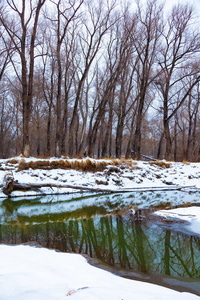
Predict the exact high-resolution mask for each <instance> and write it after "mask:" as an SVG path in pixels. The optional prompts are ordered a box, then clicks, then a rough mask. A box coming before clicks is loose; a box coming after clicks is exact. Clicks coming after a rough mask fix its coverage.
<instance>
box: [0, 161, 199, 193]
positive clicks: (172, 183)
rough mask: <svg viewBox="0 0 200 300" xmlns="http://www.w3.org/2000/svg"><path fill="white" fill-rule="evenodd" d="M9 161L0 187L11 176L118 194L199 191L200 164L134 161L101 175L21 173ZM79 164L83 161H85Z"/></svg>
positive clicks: (70, 171) (1, 172) (50, 190)
mask: <svg viewBox="0 0 200 300" xmlns="http://www.w3.org/2000/svg"><path fill="white" fill-rule="evenodd" d="M15 160H17V161H19V162H20V161H21V160H22V158H21V157H20V156H19V157H16V158H15ZM23 160H24V159H23ZM53 160H56V159H55V158H51V161H53ZM85 160H86V159H85ZM9 161H10V160H0V164H1V167H0V185H2V184H3V181H4V177H5V175H6V174H12V176H13V177H14V180H16V181H18V182H19V183H20V184H34V183H35V184H41V183H43V184H52V185H54V184H56V185H60V186H64V185H70V186H79V187H82V188H83V187H85V188H88V187H89V188H94V189H97V188H98V189H101V190H115V191H124V190H126V189H127V190H128V189H131V190H134V189H138V188H140V189H143V190H145V189H163V188H176V187H177V186H184V187H189V188H190V189H194V188H197V189H199V188H200V180H199V178H200V163H187V164H186V163H175V162H171V163H170V167H168V168H166V167H165V162H164V164H163V166H158V165H156V164H155V163H153V162H144V161H132V163H131V164H129V165H124V164H122V165H119V166H116V167H115V168H112V165H108V166H107V167H106V169H105V170H104V171H102V172H83V171H79V170H74V169H67V170H64V169H51V170H48V169H47V170H42V169H36V170H33V169H31V168H30V169H28V170H22V171H19V170H18V165H17V164H12V163H10V162H9ZM24 161H25V162H29V161H37V159H36V158H28V159H25V160H24ZM69 161H70V160H69ZM79 161H84V159H83V160H79ZM92 161H95V160H92ZM102 161H103V160H102ZM167 164H168V163H167ZM167 164H166V165H167ZM113 169H114V170H113ZM74 191H75V190H74V189H72V188H64V187H62V188H61V187H51V188H49V187H43V188H41V189H40V191H38V190H37V191H27V192H26V193H24V192H21V191H13V192H12V194H11V196H13V197H14V196H15V197H16V196H22V195H23V196H28V195H36V194H40V193H41V194H56V193H57V194H60V193H71V192H74ZM0 197H5V195H4V194H3V192H2V189H1V190H0Z"/></svg>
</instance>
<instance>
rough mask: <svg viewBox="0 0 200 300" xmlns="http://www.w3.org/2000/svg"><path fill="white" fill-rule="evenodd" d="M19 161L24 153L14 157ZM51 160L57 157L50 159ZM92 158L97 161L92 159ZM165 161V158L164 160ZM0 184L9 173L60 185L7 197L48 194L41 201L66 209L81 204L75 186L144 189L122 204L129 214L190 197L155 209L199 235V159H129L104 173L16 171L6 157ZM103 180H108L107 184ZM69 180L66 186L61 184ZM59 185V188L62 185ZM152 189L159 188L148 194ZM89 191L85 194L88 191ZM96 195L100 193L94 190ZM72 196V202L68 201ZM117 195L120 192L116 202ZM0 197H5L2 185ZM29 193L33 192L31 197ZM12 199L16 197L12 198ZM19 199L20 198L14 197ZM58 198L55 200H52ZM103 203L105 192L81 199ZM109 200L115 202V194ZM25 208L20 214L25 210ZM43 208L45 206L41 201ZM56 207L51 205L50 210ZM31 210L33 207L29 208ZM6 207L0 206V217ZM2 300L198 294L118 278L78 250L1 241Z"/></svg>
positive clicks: (142, 299)
mask: <svg viewBox="0 0 200 300" xmlns="http://www.w3.org/2000/svg"><path fill="white" fill-rule="evenodd" d="M14 159H15V160H17V161H18V162H20V161H21V159H22V157H20V156H19V157H15V158H14ZM23 160H25V162H29V161H37V159H36V158H33V157H31V158H28V159H24V158H23ZM50 160H51V161H53V160H57V159H56V158H51V159H50ZM93 161H95V160H93ZM164 163H165V162H164ZM0 164H1V169H0V185H1V186H3V181H4V177H5V175H6V174H12V176H13V178H14V180H15V181H18V182H19V183H21V184H24V183H27V184H40V183H44V184H52V185H55V184H56V185H60V186H59V187H43V188H41V189H40V190H32V191H26V192H22V191H13V192H12V193H11V195H10V196H11V197H22V198H24V197H26V196H32V197H35V196H38V195H44V194H46V195H49V196H47V197H45V198H44V200H43V201H44V203H45V202H47V203H48V202H49V201H52V203H53V202H55V205H56V206H59V210H63V211H70V210H71V209H73V207H75V206H77V205H79V203H78V201H76V198H78V197H81V196H82V195H83V194H82V193H81V192H80V191H79V190H77V189H75V188H73V186H79V187H90V188H94V189H95V188H98V189H99V190H100V191H101V190H102V192H103V191H111V190H114V191H119V192H120V191H122V192H123V191H125V190H126V191H129V189H130V191H132V190H134V189H135V190H136V191H141V190H144V191H145V190H148V192H146V195H145V198H144V197H143V195H142V194H141V193H135V195H133V194H132V195H131V194H130V193H127V197H126V204H131V206H132V208H130V210H129V213H130V214H134V213H135V207H136V208H137V209H138V208H149V207H150V206H156V205H158V204H159V203H165V202H169V203H170V204H171V205H172V206H176V205H184V204H186V203H188V202H191V203H192V205H193V206H191V207H187V208H186V207H185V208H178V209H169V210H161V211H157V212H156V213H155V214H156V215H157V216H160V217H162V218H163V219H165V220H168V219H169V220H175V221H177V220H178V221H179V220H180V221H184V223H183V225H182V226H184V227H185V228H186V229H187V230H188V231H189V232H191V233H194V234H198V235H199V234H200V207H198V206H194V205H195V204H199V203H200V194H199V188H200V180H199V178H200V163H190V164H185V163H175V162H171V163H170V167H169V168H163V167H160V166H158V165H156V164H154V163H149V162H142V161H133V162H132V166H126V167H124V166H123V167H122V166H120V165H119V166H117V168H118V170H119V172H111V173H110V172H108V170H109V166H108V167H107V168H106V170H104V171H102V172H97V173H93V172H82V171H79V170H71V169H67V170H63V169H52V170H39V169H37V170H33V169H28V170H23V171H19V170H18V165H17V164H12V163H10V162H9V160H0ZM105 183H106V185H105ZM66 184H67V185H71V188H66V187H64V185H66ZM62 186H63V187H62ZM169 187H170V188H172V187H173V188H174V189H176V188H177V187H184V188H185V187H187V189H184V191H187V192H192V193H185V192H184V191H183V192H179V193H177V192H176V191H164V190H163V189H167V188H169ZM151 190H161V192H160V193H159V194H158V195H157V194H155V195H154V197H152V193H153V192H152V191H151ZM55 194H59V196H58V197H59V201H57V200H55V199H54V200H52V198H51V197H52V196H51V195H55ZM62 194H65V195H66V194H69V200H70V201H69V204H68V203H66V197H67V196H65V198H64V200H63V204H62ZM89 194H90V193H89V192H88V191H86V192H84V195H86V196H87V195H89ZM97 194H98V193H97ZM72 195H73V196H74V200H75V201H74V202H73V200H72ZM120 197H121V195H120V194H118V196H117V198H116V201H119V199H120ZM0 198H1V200H0V201H3V199H5V198H7V196H6V195H5V194H4V193H3V191H2V188H1V190H0ZM30 198H31V197H30ZM13 199H15V198H13ZM17 199H20V198H17ZM56 201H57V202H56ZM94 201H95V204H96V205H102V204H103V205H106V196H102V197H100V198H95V197H94V198H91V199H89V198H88V199H85V200H83V201H82V202H81V205H85V206H87V205H92V203H93V202H94ZM112 201H115V199H114V196H113V198H112ZM26 209H27V210H28V208H23V211H22V212H21V213H22V214H23V213H27V212H26V211H25V210H26ZM43 209H44V211H45V209H46V207H45V205H44V208H43ZM54 209H56V210H57V209H58V207H56V208H55V207H54V206H52V208H51V210H52V212H53V210H54ZM44 211H40V209H39V208H37V207H34V214H41V213H44ZM28 213H29V214H30V215H31V211H29V212H28ZM3 216H4V212H3V211H2V212H1V211H0V220H1V218H3ZM0 258H1V259H0V299H1V300H5V299H6V300H7V299H9V300H12V299H17V300H24V299H29V300H32V299H34V300H35V299H38V300H43V299H44V300H47V299H48V300H51V299H52V300H55V299H56V300H59V299H66V297H67V296H68V297H71V298H72V299H81V300H84V299H87V300H90V299H92V300H93V299H96V300H98V299H111V300H112V299H115V300H117V299H119V300H122V299H124V300H125V299H126V300H129V299H137V300H150V299H159V300H167V299H170V300H171V299H176V300H179V299H180V300H183V299H187V300H190V299H191V300H192V299H200V297H198V296H196V295H193V294H190V293H180V292H176V291H173V290H171V289H167V288H164V287H161V286H157V285H153V284H149V283H144V282H139V281H134V280H129V279H125V278H121V277H117V276H115V275H113V274H111V273H109V272H106V271H104V270H100V269H98V268H95V267H92V266H91V265H89V264H88V263H87V261H86V259H85V258H83V257H82V256H81V255H78V254H69V253H60V252H56V251H54V250H48V249H44V248H34V247H30V246H25V245H20V246H6V245H0Z"/></svg>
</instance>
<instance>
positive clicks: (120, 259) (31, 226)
mask: <svg viewBox="0 0 200 300" xmlns="http://www.w3.org/2000/svg"><path fill="white" fill-rule="evenodd" d="M132 196H133V195H132ZM151 196H152V197H153V196H155V195H154V194H152V195H151ZM126 197H129V199H131V201H128V202H127V198H126ZM135 197H136V196H135V195H134V196H133V198H134V200H133V199H132V198H131V195H129V196H125V195H118V196H117V197H115V196H105V195H104V196H98V197H97V196H95V197H91V196H88V197H87V198H80V197H78V196H77V197H74V198H71V199H70V198H69V197H68V199H66V201H65V198H62V199H60V198H55V197H54V198H36V199H20V200H16V199H15V200H10V199H7V200H4V201H2V202H0V243H4V244H21V243H27V242H36V243H38V244H40V245H42V246H44V247H47V248H53V249H58V250H60V251H63V252H76V253H81V254H87V255H88V256H89V257H90V258H95V259H99V260H100V261H102V262H103V263H104V264H105V263H106V264H107V265H109V266H111V267H113V270H116V271H120V270H123V272H124V274H125V275H126V276H127V277H131V274H135V276H133V278H134V277H135V278H137V274H139V275H140V276H141V278H140V277H139V276H138V278H139V279H142V278H143V279H144V280H145V276H146V278H147V277H148V278H149V281H154V280H153V279H151V278H154V277H155V276H156V278H157V281H158V283H159V280H158V278H164V279H163V282H165V283H166V285H167V286H173V282H172V280H176V279H177V282H179V283H176V284H177V285H181V282H182V285H184V287H187V288H186V290H189V291H190V290H191V291H193V292H195V293H196V294H199V295H200V238H199V237H197V236H190V235H185V234H180V233H176V232H174V231H173V230H169V229H165V228H164V227H163V226H161V225H160V224H158V222H157V220H156V219H155V218H154V217H152V211H153V210H154V208H153V207H152V205H149V207H148V208H138V207H139V205H138V201H139V200H137V205H136V201H135ZM123 198H124V200H123ZM136 198H137V197H136ZM161 198H162V197H161ZM137 199H143V200H144V194H142V195H141V194H140V195H139V194H138V198H137ZM162 199H163V198H162ZM166 203H167V204H166V206H167V205H169V200H168V201H166ZM130 207H134V208H136V207H137V210H136V213H135V214H134V215H131V213H130V212H129V209H130ZM172 228H173V226H172ZM127 274H129V275H127ZM143 275H144V276H143ZM170 280H171V283H170ZM167 282H168V283H167ZM162 284H163V283H162ZM176 284H175V285H176ZM164 285H165V284H164Z"/></svg>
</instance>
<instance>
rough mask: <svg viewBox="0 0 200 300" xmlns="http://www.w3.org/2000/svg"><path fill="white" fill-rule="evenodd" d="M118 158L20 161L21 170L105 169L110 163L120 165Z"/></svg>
mask: <svg viewBox="0 0 200 300" xmlns="http://www.w3.org/2000/svg"><path fill="white" fill-rule="evenodd" d="M119 164H120V163H119V161H118V160H113V159H112V160H95V161H93V160H92V159H89V158H87V159H83V160H78V159H76V160H71V161H70V160H68V159H59V160H53V161H49V160H37V161H30V162H26V161H25V160H24V159H22V160H21V161H20V162H19V165H18V168H19V170H20V171H21V170H28V169H30V168H31V169H75V170H81V171H89V172H96V171H103V170H105V168H106V167H107V166H108V165H112V166H116V165H119Z"/></svg>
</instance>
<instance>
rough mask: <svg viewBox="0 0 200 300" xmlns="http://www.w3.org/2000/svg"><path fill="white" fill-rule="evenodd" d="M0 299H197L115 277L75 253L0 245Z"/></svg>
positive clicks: (188, 294) (196, 297)
mask: <svg viewBox="0 0 200 300" xmlns="http://www.w3.org/2000/svg"><path fill="white" fill-rule="evenodd" d="M0 257H1V260H0V299H1V300H8V299H10V300H11V299H17V300H27V299H29V300H35V299H38V300H47V299H48V300H51V299H52V300H55V299H56V300H59V299H66V297H67V296H68V297H71V299H79V300H80V299H81V300H84V299H87V300H90V299H91V300H98V299H99V300H106V299H108V300H111V299H113V300H118V299H119V300H121V299H124V300H125V299H126V300H129V299H130V300H132V299H137V300H154V299H159V300H168V299H170V300H171V299H176V300H179V299H180V300H183V299H185V300H186V299H187V300H193V299H194V300H195V299H200V297H198V296H196V295H193V294H190V293H180V292H176V291H173V290H171V289H168V288H164V287H161V286H157V285H153V284H149V283H143V282H138V281H134V280H129V279H124V278H121V277H117V276H115V275H113V274H111V273H109V272H106V271H103V270H100V269H98V268H95V267H92V266H91V265H89V264H88V263H87V262H86V260H85V258H83V257H82V256H81V255H78V254H67V253H60V252H55V251H53V250H48V249H44V248H33V247H30V246H22V245H21V246H5V245H0Z"/></svg>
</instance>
